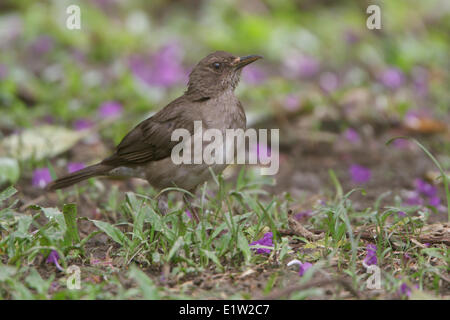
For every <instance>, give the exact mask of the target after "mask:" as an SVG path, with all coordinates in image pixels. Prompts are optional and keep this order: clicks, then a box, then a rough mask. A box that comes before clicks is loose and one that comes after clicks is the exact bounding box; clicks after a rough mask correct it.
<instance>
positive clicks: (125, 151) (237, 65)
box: [47, 51, 262, 222]
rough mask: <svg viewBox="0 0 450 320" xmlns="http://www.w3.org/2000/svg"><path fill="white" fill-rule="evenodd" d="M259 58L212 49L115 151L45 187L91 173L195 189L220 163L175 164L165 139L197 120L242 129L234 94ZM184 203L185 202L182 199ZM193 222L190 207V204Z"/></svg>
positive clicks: (161, 202) (191, 130) (240, 110)
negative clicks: (178, 90)
mask: <svg viewBox="0 0 450 320" xmlns="http://www.w3.org/2000/svg"><path fill="white" fill-rule="evenodd" d="M260 58H262V57H261V56H258V55H250V56H245V57H237V56H234V55H232V54H230V53H227V52H224V51H216V52H214V53H211V54H209V55H208V56H206V57H205V58H203V59H202V60H201V61H200V62H199V63H198V64H197V65H196V66H195V68H194V69H193V70H192V72H191V73H190V75H189V82H188V88H187V90H186V91H185V93H184V94H183V95H182V96H181V97H179V98H177V99H175V100H174V101H172V102H170V103H169V104H168V105H167V106H165V107H164V108H163V109H161V110H160V111H159V112H157V113H156V114H155V115H153V116H152V117H150V118H148V119H146V120H144V121H142V122H141V123H139V124H138V125H137V126H136V127H135V128H134V129H133V130H131V131H130V132H129V133H128V134H127V135H126V136H125V137H124V138H123V140H122V141H121V142H120V143H119V145H118V146H117V148H116V150H115V153H114V154H113V155H112V156H110V157H108V158H106V159H104V160H103V161H101V162H100V163H98V164H95V165H92V166H89V167H86V168H84V169H82V170H80V171H77V172H74V173H72V174H69V175H66V176H64V177H62V178H60V179H57V180H55V181H53V182H51V183H50V184H49V185H48V186H47V190H57V189H61V188H66V187H69V186H71V185H73V184H75V183H78V182H80V181H82V180H85V179H88V178H91V177H95V176H125V177H138V178H143V179H146V180H147V181H148V182H149V183H150V184H151V185H152V186H153V187H155V188H157V189H164V188H168V187H174V186H175V187H178V188H182V189H185V190H188V191H190V192H191V193H194V192H195V189H196V187H197V186H198V185H199V184H200V183H202V182H204V181H206V180H207V179H208V178H210V175H211V174H210V172H209V168H210V167H211V168H212V169H213V171H214V172H215V173H220V172H221V171H223V169H225V167H226V166H227V165H226V164H213V165H207V164H205V163H202V164H175V163H174V162H173V161H172V159H171V152H172V148H173V147H174V146H175V145H176V144H177V143H178V142H177V141H172V140H171V135H172V132H173V131H174V130H175V129H181V128H183V129H186V130H188V131H189V133H190V134H191V136H192V135H193V134H194V121H202V126H203V128H204V129H210V128H214V129H219V130H220V131H221V132H225V130H226V129H244V130H245V127H246V117H245V112H244V109H243V108H242V105H241V103H240V102H239V100H238V99H237V98H236V96H235V95H234V89H235V88H236V86H237V85H238V82H239V79H240V75H241V71H242V68H243V67H245V66H246V65H248V64H250V63H252V62H254V61H256V60H258V59H260ZM166 197H167V196H165V197H164V196H163V197H161V198H160V199H159V200H158V206H159V207H160V209H161V210H162V211H165V210H166V209H167V204H166V203H165V199H166ZM185 201H186V202H187V204H188V205H189V203H190V202H189V201H187V198H186V197H185ZM190 209H191V211H192V213H193V215H194V218H195V220H196V221H197V222H198V215H197V213H196V210H195V209H194V208H193V207H192V206H190Z"/></svg>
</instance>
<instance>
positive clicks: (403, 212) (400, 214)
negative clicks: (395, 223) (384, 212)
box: [397, 211, 406, 218]
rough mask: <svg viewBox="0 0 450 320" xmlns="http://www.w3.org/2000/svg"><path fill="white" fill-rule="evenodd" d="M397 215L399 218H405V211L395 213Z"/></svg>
mask: <svg viewBox="0 0 450 320" xmlns="http://www.w3.org/2000/svg"><path fill="white" fill-rule="evenodd" d="M397 215H398V216H399V217H402V218H403V217H406V212H405V211H398V212H397Z"/></svg>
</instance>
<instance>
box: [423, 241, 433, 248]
mask: <svg viewBox="0 0 450 320" xmlns="http://www.w3.org/2000/svg"><path fill="white" fill-rule="evenodd" d="M423 245H424V246H425V247H427V248H429V247H430V246H431V243H428V242H427V243H424V244H423Z"/></svg>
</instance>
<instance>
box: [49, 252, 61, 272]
mask: <svg viewBox="0 0 450 320" xmlns="http://www.w3.org/2000/svg"><path fill="white" fill-rule="evenodd" d="M58 260H59V254H58V252H57V251H56V250H52V251H51V252H50V254H49V255H48V257H47V260H46V262H47V263H53V264H54V265H55V266H56V268H57V269H58V270H59V271H63V272H64V269H63V268H62V267H61V266H60V265H59V263H58Z"/></svg>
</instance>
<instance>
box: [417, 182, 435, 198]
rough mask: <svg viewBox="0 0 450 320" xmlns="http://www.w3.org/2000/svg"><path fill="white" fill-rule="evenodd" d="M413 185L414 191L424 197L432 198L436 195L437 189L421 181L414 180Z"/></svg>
mask: <svg viewBox="0 0 450 320" xmlns="http://www.w3.org/2000/svg"><path fill="white" fill-rule="evenodd" d="M414 184H415V186H416V191H418V192H420V193H421V194H422V195H424V196H427V197H434V196H436V194H437V188H436V187H434V186H432V185H431V184H429V183H427V182H425V181H424V180H422V179H416V180H414Z"/></svg>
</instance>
